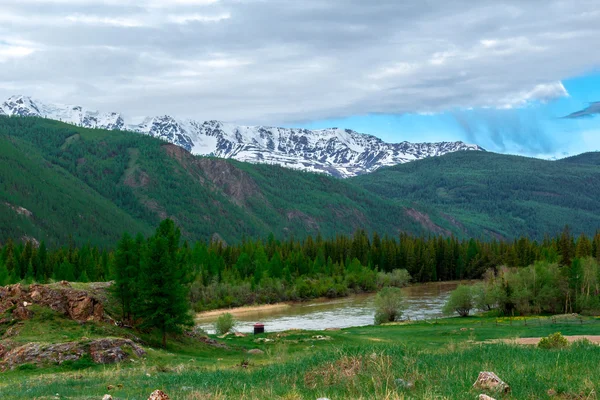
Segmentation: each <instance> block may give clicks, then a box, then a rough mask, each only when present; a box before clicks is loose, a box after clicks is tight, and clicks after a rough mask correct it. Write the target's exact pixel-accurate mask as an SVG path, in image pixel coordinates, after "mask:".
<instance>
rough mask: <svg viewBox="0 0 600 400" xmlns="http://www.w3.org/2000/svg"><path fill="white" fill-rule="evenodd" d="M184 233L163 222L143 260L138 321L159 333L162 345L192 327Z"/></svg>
mask: <svg viewBox="0 0 600 400" xmlns="http://www.w3.org/2000/svg"><path fill="white" fill-rule="evenodd" d="M180 238H181V232H180V231H179V228H176V227H175V224H174V223H173V221H172V220H170V219H166V220H164V221H163V222H161V224H160V226H159V227H158V229H157V230H156V233H155V234H154V236H152V237H151V238H150V239H148V244H147V246H146V248H145V250H144V252H143V255H142V260H141V277H140V282H141V284H140V290H139V292H140V300H141V301H140V302H139V307H138V308H139V317H140V318H141V319H142V324H141V327H142V328H148V329H158V330H159V331H160V332H161V334H162V345H163V347H166V345H167V334H169V333H179V332H181V330H182V327H183V326H186V325H187V326H191V325H193V319H192V316H191V314H190V304H189V288H188V286H187V285H186V283H187V282H186V281H187V277H188V273H187V267H188V266H187V265H186V264H185V262H184V260H183V258H182V257H181V255H180V252H179V241H180Z"/></svg>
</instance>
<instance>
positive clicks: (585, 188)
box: [0, 117, 600, 245]
mask: <svg viewBox="0 0 600 400" xmlns="http://www.w3.org/2000/svg"><path fill="white" fill-rule="evenodd" d="M598 158H600V157H598V153H588V154H583V155H581V156H578V157H573V158H570V159H565V160H561V161H543V160H538V159H531V158H524V157H516V156H507V155H499V154H493V153H485V152H461V153H453V154H448V155H446V156H442V157H436V158H430V159H425V160H421V161H417V162H413V163H409V164H403V165H398V166H395V167H390V168H384V169H381V170H379V171H377V172H375V173H373V174H369V175H363V176H359V177H356V178H352V179H348V180H340V179H335V178H332V177H328V176H324V175H318V174H311V173H305V172H299V171H294V170H290V169H286V168H282V167H279V166H272V165H254V164H247V163H241V162H237V161H233V160H221V159H215V158H206V157H194V156H192V155H191V154H190V153H188V152H186V151H185V150H183V149H181V148H179V147H176V146H174V145H171V144H166V143H165V142H162V141H160V140H157V139H153V138H151V137H148V136H144V135H139V134H133V133H128V132H120V131H102V130H89V129H84V128H79V127H76V126H72V125H67V124H63V123H60V122H56V121H50V120H44V119H37V118H8V117H0V242H2V241H4V240H6V239H7V238H8V237H12V238H16V239H22V238H23V237H25V236H27V237H32V238H35V239H37V240H45V241H46V242H47V243H48V244H58V243H61V244H64V243H67V242H68V241H69V240H71V239H72V240H73V241H74V242H76V243H85V242H90V243H91V244H97V245H112V244H113V243H114V242H115V241H116V239H117V238H118V237H119V236H120V235H121V234H122V232H124V231H129V232H132V233H134V232H142V233H150V232H151V231H152V227H154V226H156V225H157V224H158V222H159V221H160V220H161V219H164V218H166V217H170V218H172V219H174V220H175V222H176V223H177V224H178V225H179V226H181V228H182V232H183V235H184V237H185V238H188V239H193V240H199V239H208V238H210V237H212V236H213V235H214V234H218V235H219V236H220V237H221V238H222V239H224V240H225V241H226V242H237V241H240V240H242V239H243V238H244V237H263V238H264V237H266V236H267V235H269V234H270V233H273V234H274V235H275V236H276V237H278V238H285V237H291V236H294V237H296V238H301V237H304V236H306V235H308V234H313V235H314V234H316V233H317V232H320V233H321V234H322V235H324V236H333V235H335V234H338V233H344V234H352V233H353V232H354V231H355V230H356V229H359V228H362V229H365V230H367V231H377V232H379V233H380V234H388V235H397V234H398V233H400V232H408V233H414V234H429V233H433V234H444V235H449V234H454V235H456V236H459V237H470V236H475V237H480V238H494V237H504V238H511V237H516V236H520V235H527V236H530V237H533V238H538V239H540V238H542V237H543V236H544V235H545V234H555V233H557V232H559V231H561V230H562V228H563V227H564V226H565V225H567V224H568V225H570V226H571V227H572V229H573V231H574V232H582V231H583V232H586V233H588V234H593V233H594V232H595V231H596V230H597V229H598V228H600V166H598V165H596V164H597V162H596V161H597V159H598Z"/></svg>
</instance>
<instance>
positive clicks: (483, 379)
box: [473, 372, 510, 393]
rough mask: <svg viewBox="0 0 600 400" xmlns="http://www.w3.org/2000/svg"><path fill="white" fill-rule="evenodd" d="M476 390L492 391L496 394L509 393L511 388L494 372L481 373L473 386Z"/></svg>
mask: <svg viewBox="0 0 600 400" xmlns="http://www.w3.org/2000/svg"><path fill="white" fill-rule="evenodd" d="M473 387H474V388H477V389H481V390H490V391H494V392H503V393H509V392H510V386H508V384H506V382H504V381H503V380H502V379H500V378H499V377H498V375H496V374H495V373H493V372H480V373H479V377H477V381H475V383H474V384H473Z"/></svg>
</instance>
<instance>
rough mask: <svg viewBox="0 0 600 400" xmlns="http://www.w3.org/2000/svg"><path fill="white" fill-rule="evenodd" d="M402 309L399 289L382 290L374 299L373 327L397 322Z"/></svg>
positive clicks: (402, 304) (401, 297)
mask: <svg viewBox="0 0 600 400" xmlns="http://www.w3.org/2000/svg"><path fill="white" fill-rule="evenodd" d="M404 309H405V306H404V296H403V295H402V291H401V290H400V289H398V288H395V287H387V288H384V289H382V290H381V291H380V292H379V293H377V296H376V297H375V325H381V324H383V323H385V322H394V321H397V320H399V319H400V318H401V317H402V312H403V311H404Z"/></svg>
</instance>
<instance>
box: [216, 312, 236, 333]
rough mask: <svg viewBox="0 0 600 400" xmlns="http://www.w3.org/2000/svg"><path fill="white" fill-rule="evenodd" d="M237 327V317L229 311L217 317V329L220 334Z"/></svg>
mask: <svg viewBox="0 0 600 400" xmlns="http://www.w3.org/2000/svg"><path fill="white" fill-rule="evenodd" d="M234 327H235V319H234V318H233V315H231V314H229V313H225V314H222V315H220V316H219V318H217V322H215V331H216V332H217V334H219V335H224V334H226V333H228V332H231V331H232V330H233V328H234Z"/></svg>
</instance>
